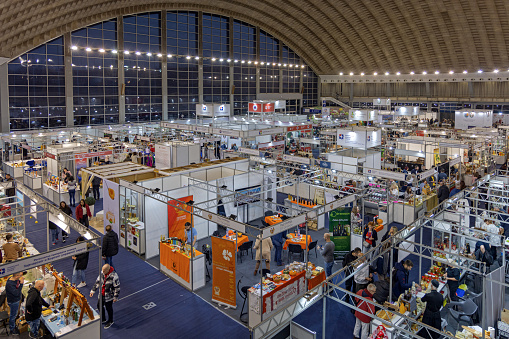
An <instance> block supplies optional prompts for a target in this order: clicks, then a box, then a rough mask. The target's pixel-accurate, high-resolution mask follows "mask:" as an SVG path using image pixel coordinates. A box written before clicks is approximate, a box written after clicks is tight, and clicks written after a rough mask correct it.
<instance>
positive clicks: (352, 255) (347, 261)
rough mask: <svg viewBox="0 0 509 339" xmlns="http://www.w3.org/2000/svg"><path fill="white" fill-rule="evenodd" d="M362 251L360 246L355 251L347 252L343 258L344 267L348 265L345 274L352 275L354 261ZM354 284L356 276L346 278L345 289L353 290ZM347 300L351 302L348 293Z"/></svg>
mask: <svg viewBox="0 0 509 339" xmlns="http://www.w3.org/2000/svg"><path fill="white" fill-rule="evenodd" d="M361 253H362V251H361V249H360V248H359V247H357V248H355V249H354V250H353V251H350V252H349V253H347V254H346V255H345V257H344V258H343V268H345V267H347V269H346V270H345V276H347V277H348V276H349V275H351V274H352V273H353V272H354V270H355V268H354V267H353V262H354V261H355V260H357V257H358V256H359V254H361ZM353 285H354V277H353V276H352V277H350V278H348V279H346V281H345V289H346V290H347V291H350V292H351V291H352V287H353ZM346 301H347V302H350V295H349V294H347V295H346Z"/></svg>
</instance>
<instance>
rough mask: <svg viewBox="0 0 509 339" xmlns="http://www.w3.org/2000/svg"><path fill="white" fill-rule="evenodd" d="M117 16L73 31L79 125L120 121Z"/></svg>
mask: <svg viewBox="0 0 509 339" xmlns="http://www.w3.org/2000/svg"><path fill="white" fill-rule="evenodd" d="M116 32H117V23H116V20H112V21H106V22H101V23H98V24H95V25H92V26H89V27H85V28H82V29H79V30H77V31H74V32H72V33H71V45H72V48H71V52H72V76H73V112H74V124H75V125H77V126H86V125H100V124H114V123H118V112H119V108H118V61H117V58H118V56H117V54H116V53H115V52H116V49H117V36H116Z"/></svg>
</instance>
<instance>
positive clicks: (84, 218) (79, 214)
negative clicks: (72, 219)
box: [76, 199, 92, 228]
mask: <svg viewBox="0 0 509 339" xmlns="http://www.w3.org/2000/svg"><path fill="white" fill-rule="evenodd" d="M83 209H86V211H87V212H86V213H83ZM91 217H92V213H90V208H88V205H87V204H86V203H85V200H84V199H81V200H80V204H79V205H78V206H77V207H76V219H78V221H79V222H81V223H82V224H83V225H85V226H86V227H87V228H88V227H89V224H88V219H89V218H91Z"/></svg>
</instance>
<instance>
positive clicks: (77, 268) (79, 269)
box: [71, 236, 89, 288]
mask: <svg viewBox="0 0 509 339" xmlns="http://www.w3.org/2000/svg"><path fill="white" fill-rule="evenodd" d="M83 241H85V238H84V237H83V236H79V237H78V239H76V242H77V243H79V242H83ZM88 256H89V253H88V251H86V252H84V253H81V254H78V255H76V256H73V257H72V259H73V260H74V264H73V271H72V281H71V283H72V285H73V286H75V287H76V283H77V282H78V279H81V280H80V281H81V282H80V283H79V284H78V286H77V287H78V288H80V287H85V286H87V283H86V281H85V280H86V279H85V270H86V269H87V266H88Z"/></svg>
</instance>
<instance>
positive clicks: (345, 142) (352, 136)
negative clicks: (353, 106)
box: [336, 129, 366, 149]
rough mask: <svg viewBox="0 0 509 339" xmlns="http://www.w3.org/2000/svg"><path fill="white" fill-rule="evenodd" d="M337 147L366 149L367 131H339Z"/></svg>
mask: <svg viewBox="0 0 509 339" xmlns="http://www.w3.org/2000/svg"><path fill="white" fill-rule="evenodd" d="M336 132H337V145H338V146H343V147H355V148H362V149H365V148H366V131H361V130H358V131H352V130H347V129H337V130H336Z"/></svg>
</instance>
